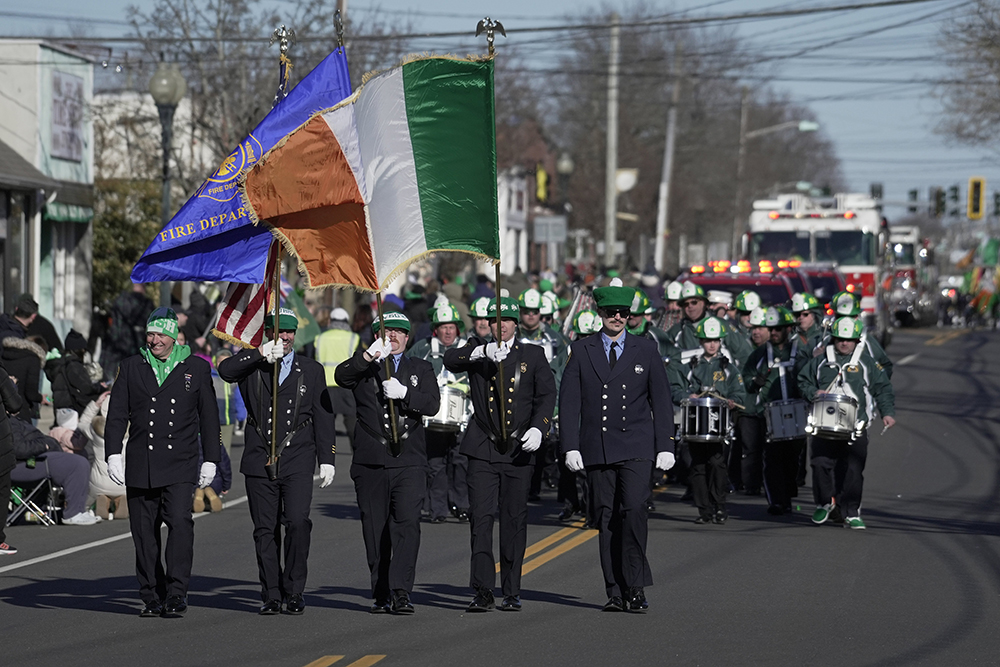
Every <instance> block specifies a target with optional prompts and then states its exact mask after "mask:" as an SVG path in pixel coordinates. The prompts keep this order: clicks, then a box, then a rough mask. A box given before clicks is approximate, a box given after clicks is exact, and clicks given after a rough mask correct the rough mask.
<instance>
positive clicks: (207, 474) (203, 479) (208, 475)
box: [198, 461, 215, 489]
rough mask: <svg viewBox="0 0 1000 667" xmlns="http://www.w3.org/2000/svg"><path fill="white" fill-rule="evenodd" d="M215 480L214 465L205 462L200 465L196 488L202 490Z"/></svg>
mask: <svg viewBox="0 0 1000 667" xmlns="http://www.w3.org/2000/svg"><path fill="white" fill-rule="evenodd" d="M213 479H215V464H214V463H212V462H211V461H205V462H204V463H202V464H201V474H199V475H198V488H201V489H204V488H205V487H206V486H208V485H209V484H211V483H212V480H213Z"/></svg>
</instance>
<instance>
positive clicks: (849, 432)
mask: <svg viewBox="0 0 1000 667" xmlns="http://www.w3.org/2000/svg"><path fill="white" fill-rule="evenodd" d="M857 416H858V402H857V401H856V400H854V398H852V397H850V396H847V395H845V394H821V395H819V396H817V397H816V399H815V400H814V401H813V404H812V411H811V413H810V416H809V426H810V430H811V432H812V434H813V435H815V436H819V437H821V438H830V439H833V440H850V439H852V438H853V437H854V432H855V429H856V428H857V425H856V420H857Z"/></svg>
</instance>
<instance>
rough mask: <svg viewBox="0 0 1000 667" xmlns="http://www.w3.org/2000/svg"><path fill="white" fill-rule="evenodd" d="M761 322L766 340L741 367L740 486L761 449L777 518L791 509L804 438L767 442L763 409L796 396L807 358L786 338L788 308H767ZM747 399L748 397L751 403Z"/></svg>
mask: <svg viewBox="0 0 1000 667" xmlns="http://www.w3.org/2000/svg"><path fill="white" fill-rule="evenodd" d="M765 324H766V325H767V327H768V329H770V332H771V338H770V340H769V341H768V342H767V343H765V344H764V345H761V346H760V347H758V348H757V349H756V350H754V351H753V353H752V354H751V355H750V358H749V359H748V360H747V363H746V366H744V368H743V385H744V387H746V390H747V393H748V394H749V396H748V402H749V403H750V404H749V405H747V410H746V412H747V416H748V417H749V419H746V420H741V422H740V424H741V425H742V426H743V428H744V429H745V430H744V434H743V435H744V439H743V446H744V448H745V449H744V459H743V460H744V463H746V464H747V465H746V466H744V475H743V481H744V484H747V485H748V488H749V483H748V480H753V479H755V478H754V473H753V471H752V470H748V469H747V468H748V467H751V466H753V465H754V464H755V459H756V457H758V456H759V452H761V451H763V454H764V456H763V462H764V491H765V492H766V493H767V503H768V507H767V512H768V514H773V515H775V516H780V515H782V514H785V513H786V512H790V511H791V509H792V500H791V499H792V498H793V497H794V496H795V495H797V493H798V491H797V488H796V485H795V478H796V475H797V473H798V456H799V450H800V449H801V448H802V447H804V446H805V436H804V435H803V437H802V438H796V439H793V440H782V441H780V442H773V443H772V442H768V440H767V437H766V434H765V430H766V424H765V419H764V410H766V408H767V405H768V404H769V403H771V402H772V401H783V400H789V399H794V398H798V397H799V392H798V387H797V384H796V377H797V376H798V372H799V370H801V368H802V367H803V366H805V364H806V362H807V361H808V360H809V352H808V351H807V350H806V349H805V346H801V345H799V343H798V340H797V339H792V338H791V330H792V327H793V326H794V324H795V322H794V320H793V319H792V314H791V313H790V312H788V309H787V308H784V307H782V306H778V307H777V308H773V307H772V308H768V309H767V312H766V314H765ZM750 399H753V400H752V401H751V400H750Z"/></svg>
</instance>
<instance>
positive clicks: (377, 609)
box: [368, 600, 392, 614]
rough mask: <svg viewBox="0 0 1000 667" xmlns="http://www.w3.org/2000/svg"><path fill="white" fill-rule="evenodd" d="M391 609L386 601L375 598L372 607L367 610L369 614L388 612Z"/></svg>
mask: <svg viewBox="0 0 1000 667" xmlns="http://www.w3.org/2000/svg"><path fill="white" fill-rule="evenodd" d="M391 611H392V607H391V606H390V605H389V603H388V602H384V601H382V600H375V604H373V605H372V608H371V609H369V610H368V613H370V614H388V613H389V612H391Z"/></svg>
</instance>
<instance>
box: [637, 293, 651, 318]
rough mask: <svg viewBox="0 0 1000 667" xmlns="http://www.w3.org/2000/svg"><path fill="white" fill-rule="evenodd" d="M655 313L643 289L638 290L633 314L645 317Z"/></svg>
mask: <svg viewBox="0 0 1000 667" xmlns="http://www.w3.org/2000/svg"><path fill="white" fill-rule="evenodd" d="M651 312H653V306H652V304H651V303H650V302H649V297H648V296H646V293H645V292H643V291H642V290H641V289H636V291H635V297H633V299H632V314H633V315H645V314H646V313H651Z"/></svg>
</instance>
